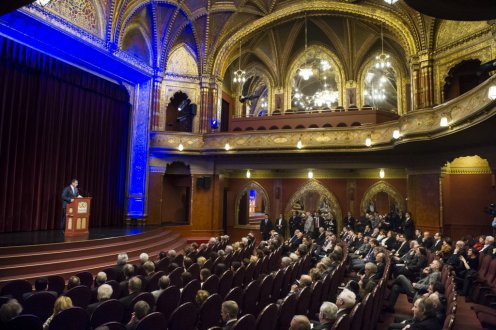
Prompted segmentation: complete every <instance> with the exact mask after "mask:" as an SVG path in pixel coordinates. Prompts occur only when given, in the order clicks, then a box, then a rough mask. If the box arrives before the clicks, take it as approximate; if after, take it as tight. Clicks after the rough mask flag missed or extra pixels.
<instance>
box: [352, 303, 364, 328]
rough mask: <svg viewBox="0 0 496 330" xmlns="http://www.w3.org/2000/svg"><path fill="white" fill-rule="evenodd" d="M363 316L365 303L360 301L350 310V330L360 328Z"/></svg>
mask: <svg viewBox="0 0 496 330" xmlns="http://www.w3.org/2000/svg"><path fill="white" fill-rule="evenodd" d="M362 318H363V304H362V303H358V304H356V305H355V307H353V309H352V310H351V312H350V330H353V329H360V327H361V325H362Z"/></svg>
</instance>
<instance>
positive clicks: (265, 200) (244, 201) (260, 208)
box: [234, 181, 270, 226]
mask: <svg viewBox="0 0 496 330" xmlns="http://www.w3.org/2000/svg"><path fill="white" fill-rule="evenodd" d="M234 205H235V224H236V225H241V226H245V225H254V224H258V223H260V220H262V219H263V218H264V216H265V213H268V212H269V209H270V208H269V197H268V194H267V191H266V190H265V189H264V187H262V186H261V185H260V184H259V183H258V182H255V181H252V182H250V183H248V184H247V185H246V186H245V187H244V188H243V190H241V192H240V193H239V194H238V196H237V197H236V203H235V204H234Z"/></svg>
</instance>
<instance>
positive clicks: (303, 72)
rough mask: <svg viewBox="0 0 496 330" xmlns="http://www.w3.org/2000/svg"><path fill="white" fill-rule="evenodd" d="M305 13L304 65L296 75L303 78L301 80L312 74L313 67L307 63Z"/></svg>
mask: <svg viewBox="0 0 496 330" xmlns="http://www.w3.org/2000/svg"><path fill="white" fill-rule="evenodd" d="M307 34H308V31H307V13H305V66H304V67H303V68H300V72H299V73H298V75H299V76H300V77H302V78H303V80H308V79H309V78H310V77H311V76H312V75H313V69H312V67H311V65H310V66H309V65H308V53H307V48H308V40H307Z"/></svg>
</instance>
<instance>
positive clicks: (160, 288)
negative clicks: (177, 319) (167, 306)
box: [152, 275, 170, 301]
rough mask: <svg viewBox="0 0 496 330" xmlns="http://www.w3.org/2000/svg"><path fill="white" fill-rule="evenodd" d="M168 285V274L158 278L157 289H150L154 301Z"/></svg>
mask: <svg viewBox="0 0 496 330" xmlns="http://www.w3.org/2000/svg"><path fill="white" fill-rule="evenodd" d="M169 285H170V278H169V276H166V275H164V276H161V277H160V278H159V279H158V290H155V291H152V295H153V297H154V298H155V301H157V300H158V297H159V296H160V294H161V293H162V292H164V291H165V289H167V288H168V287H169Z"/></svg>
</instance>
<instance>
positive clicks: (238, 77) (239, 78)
mask: <svg viewBox="0 0 496 330" xmlns="http://www.w3.org/2000/svg"><path fill="white" fill-rule="evenodd" d="M233 81H234V83H235V84H244V83H245V81H246V71H245V70H241V41H240V42H239V58H238V70H236V71H234V79H233Z"/></svg>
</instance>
